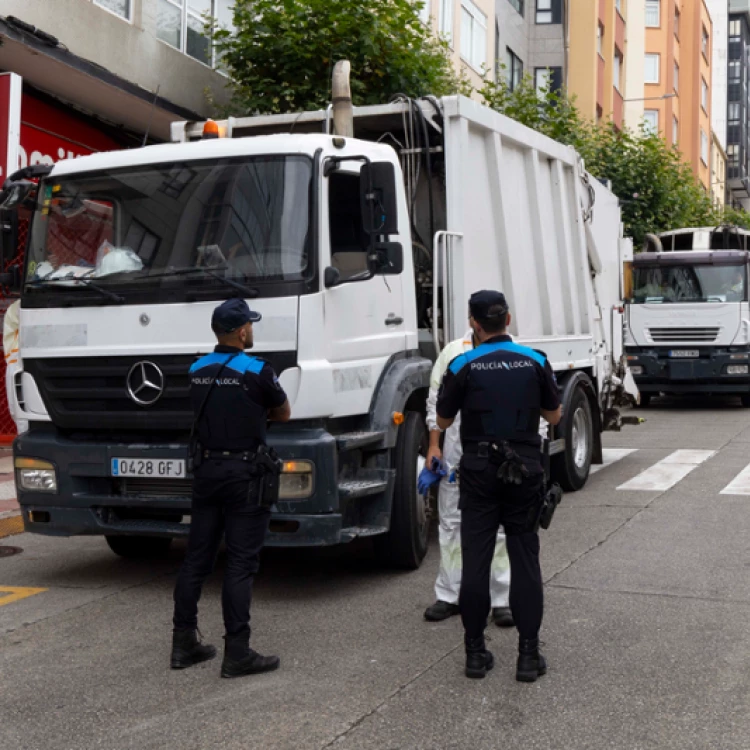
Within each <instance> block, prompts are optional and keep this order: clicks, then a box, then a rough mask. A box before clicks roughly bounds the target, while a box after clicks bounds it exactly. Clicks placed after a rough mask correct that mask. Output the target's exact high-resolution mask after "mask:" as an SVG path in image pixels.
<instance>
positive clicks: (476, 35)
mask: <svg viewBox="0 0 750 750" xmlns="http://www.w3.org/2000/svg"><path fill="white" fill-rule="evenodd" d="M419 12H420V17H421V18H422V21H423V22H424V23H426V24H428V25H429V26H430V27H431V28H432V30H433V32H434V33H435V34H436V35H439V36H442V37H443V38H444V39H446V40H447V41H448V44H449V45H450V48H451V58H452V60H453V64H454V66H455V68H456V70H457V71H458V72H459V73H461V74H463V75H464V76H466V78H467V79H468V80H469V82H470V83H471V84H472V85H473V86H475V87H480V86H481V85H482V80H483V75H484V74H485V72H488V74H489V75H490V76H491V77H493V76H494V71H495V59H496V53H495V0H424V3H423V5H422V6H421V8H420V11H419Z"/></svg>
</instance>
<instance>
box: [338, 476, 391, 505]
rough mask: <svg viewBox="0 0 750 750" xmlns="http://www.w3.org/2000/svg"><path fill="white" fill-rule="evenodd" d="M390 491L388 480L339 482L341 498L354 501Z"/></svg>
mask: <svg viewBox="0 0 750 750" xmlns="http://www.w3.org/2000/svg"><path fill="white" fill-rule="evenodd" d="M387 489H388V480H387V479H383V478H377V479H374V478H373V479H370V478H367V479H365V478H363V479H357V478H353V479H345V480H343V481H342V482H339V497H341V498H342V499H347V500H354V499H356V498H359V497H369V496H370V495H378V494H380V493H381V492H385V491H386V490H387Z"/></svg>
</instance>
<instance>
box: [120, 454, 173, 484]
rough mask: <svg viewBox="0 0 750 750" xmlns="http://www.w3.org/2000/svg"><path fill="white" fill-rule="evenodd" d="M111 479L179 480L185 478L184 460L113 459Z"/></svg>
mask: <svg viewBox="0 0 750 750" xmlns="http://www.w3.org/2000/svg"><path fill="white" fill-rule="evenodd" d="M112 476H113V477H152V478H153V479H180V478H184V477H185V459H184V458H131V457H128V458H113V459H112Z"/></svg>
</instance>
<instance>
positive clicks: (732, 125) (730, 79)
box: [726, 0, 750, 210]
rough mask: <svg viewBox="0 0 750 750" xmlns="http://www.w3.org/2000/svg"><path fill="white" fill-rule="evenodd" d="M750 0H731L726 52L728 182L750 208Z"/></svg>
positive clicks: (736, 198) (734, 199)
mask: <svg viewBox="0 0 750 750" xmlns="http://www.w3.org/2000/svg"><path fill="white" fill-rule="evenodd" d="M749 58H750V0H730V4H729V43H728V52H727V61H728V62H727V68H728V72H727V147H726V153H727V183H728V187H729V192H730V195H731V197H732V202H733V203H734V204H738V205H741V206H742V207H743V208H744V209H745V210H750V162H749V160H748V154H749V152H750V143H749V142H748V119H749V118H750V107H748V98H747V86H748V80H749V79H750V59H749Z"/></svg>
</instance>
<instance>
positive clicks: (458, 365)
mask: <svg viewBox="0 0 750 750" xmlns="http://www.w3.org/2000/svg"><path fill="white" fill-rule="evenodd" d="M475 351H476V350H475ZM468 364H469V359H468V358H467V356H466V354H459V355H458V356H457V357H456V358H455V359H453V360H451V363H450V365H448V369H449V370H450V371H451V372H452V373H453V374H454V375H457V374H458V373H459V372H460V371H461V370H462V369H463V368H464V366H465V365H468Z"/></svg>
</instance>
